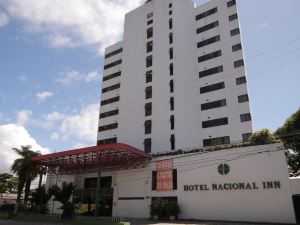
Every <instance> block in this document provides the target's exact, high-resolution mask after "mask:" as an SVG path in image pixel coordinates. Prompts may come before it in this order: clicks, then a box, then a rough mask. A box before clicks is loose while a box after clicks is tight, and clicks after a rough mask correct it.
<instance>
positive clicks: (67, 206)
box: [49, 182, 76, 218]
mask: <svg viewBox="0 0 300 225" xmlns="http://www.w3.org/2000/svg"><path fill="white" fill-rule="evenodd" d="M75 188H76V186H75V185H74V184H73V183H72V182H71V183H67V182H63V183H62V187H61V188H60V187H59V186H57V185H52V186H51V187H50V188H49V192H50V193H51V194H53V196H54V199H53V200H54V201H58V202H60V203H61V204H62V207H61V209H62V210H63V214H62V218H70V217H71V216H72V214H73V211H74V208H73V203H72V202H71V201H70V198H71V196H72V195H73V192H74V190H75Z"/></svg>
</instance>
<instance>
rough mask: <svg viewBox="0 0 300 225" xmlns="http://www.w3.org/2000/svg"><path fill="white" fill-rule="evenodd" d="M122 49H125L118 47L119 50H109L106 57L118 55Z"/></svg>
mask: <svg viewBox="0 0 300 225" xmlns="http://www.w3.org/2000/svg"><path fill="white" fill-rule="evenodd" d="M122 51H123V49H122V48H119V49H117V50H115V51H113V52H109V53H107V54H105V58H106V59H107V58H109V57H112V56H114V55H117V54H119V53H121V52H122Z"/></svg>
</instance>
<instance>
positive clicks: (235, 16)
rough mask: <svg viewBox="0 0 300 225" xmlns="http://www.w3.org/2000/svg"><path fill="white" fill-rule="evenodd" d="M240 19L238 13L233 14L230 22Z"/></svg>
mask: <svg viewBox="0 0 300 225" xmlns="http://www.w3.org/2000/svg"><path fill="white" fill-rule="evenodd" d="M237 19H238V14H237V13H235V14H232V15H231V16H229V22H231V21H233V20H237Z"/></svg>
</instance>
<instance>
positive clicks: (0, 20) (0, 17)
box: [0, 12, 9, 28]
mask: <svg viewBox="0 0 300 225" xmlns="http://www.w3.org/2000/svg"><path fill="white" fill-rule="evenodd" d="M8 22H9V18H8V16H7V15H6V14H5V13H4V12H0V28H1V27H4V26H5V25H7V24H8Z"/></svg>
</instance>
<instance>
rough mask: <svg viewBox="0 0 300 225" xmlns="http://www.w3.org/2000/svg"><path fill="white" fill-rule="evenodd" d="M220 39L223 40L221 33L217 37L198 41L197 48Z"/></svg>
mask: <svg viewBox="0 0 300 225" xmlns="http://www.w3.org/2000/svg"><path fill="white" fill-rule="evenodd" d="M220 40H221V39H220V35H217V36H215V37H212V38H209V39H206V40H204V41H201V42H198V43H197V48H202V47H204V46H207V45H210V44H213V43H215V42H218V41H220Z"/></svg>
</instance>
